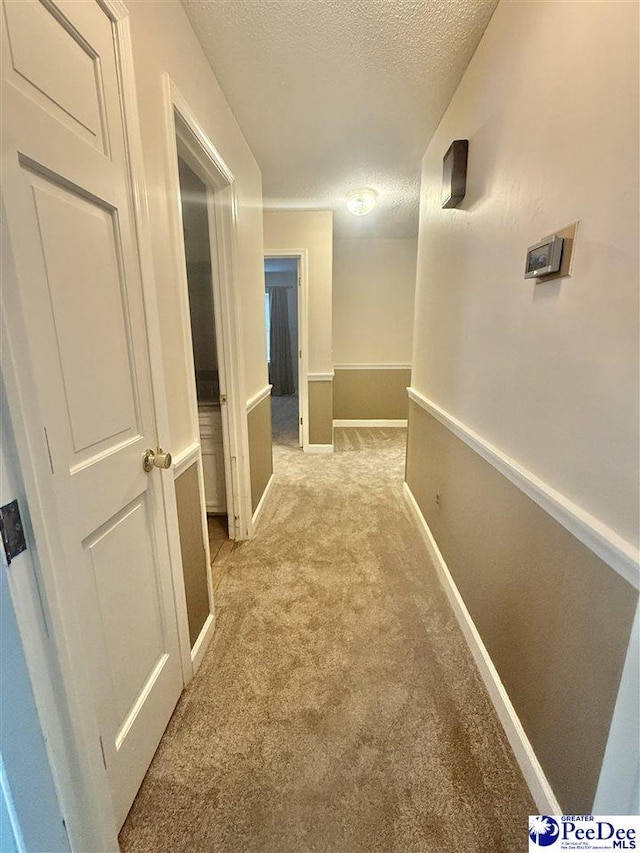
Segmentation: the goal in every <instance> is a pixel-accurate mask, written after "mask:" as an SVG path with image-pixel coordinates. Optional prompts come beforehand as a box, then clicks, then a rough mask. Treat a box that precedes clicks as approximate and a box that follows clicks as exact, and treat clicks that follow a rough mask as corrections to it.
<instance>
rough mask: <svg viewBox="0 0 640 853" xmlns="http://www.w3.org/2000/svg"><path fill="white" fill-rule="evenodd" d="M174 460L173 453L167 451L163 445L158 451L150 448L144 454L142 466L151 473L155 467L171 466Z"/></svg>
mask: <svg viewBox="0 0 640 853" xmlns="http://www.w3.org/2000/svg"><path fill="white" fill-rule="evenodd" d="M172 461H173V459H172V458H171V454H170V453H165V452H164V450H163V449H162V448H161V447H159V448H158V450H157V451H155V450H151V448H149V449H148V450H145V452H144V454H143V456H142V468H143V469H144V470H145V471H146V472H147V474H150V473H151V471H153V469H154V468H171V463H172Z"/></svg>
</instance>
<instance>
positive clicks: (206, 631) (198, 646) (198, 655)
mask: <svg viewBox="0 0 640 853" xmlns="http://www.w3.org/2000/svg"><path fill="white" fill-rule="evenodd" d="M215 626H216V619H215V616H214V615H213V613H210V614H209V615H208V616H207V618H206V620H205V623H204V625H203V626H202V630H201V631H200V633H199V634H198V639H197V640H196V641H195V643H194V644H193V648H192V649H191V663H192V664H193V674H194V675H195V674H196V672H197V671H198V669H199V667H200V664H201V663H202V658H203V657H204V653H205V652H206V651H207V649H208V648H209V643H210V642H211V640H212V639H213V631H214V629H215Z"/></svg>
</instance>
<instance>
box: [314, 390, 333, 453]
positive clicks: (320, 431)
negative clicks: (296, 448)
mask: <svg viewBox="0 0 640 853" xmlns="http://www.w3.org/2000/svg"><path fill="white" fill-rule="evenodd" d="M309 444H333V382H332V381H331V380H330V379H328V380H326V381H325V380H322V381H318V382H316V381H313V382H309Z"/></svg>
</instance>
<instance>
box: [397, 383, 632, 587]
mask: <svg viewBox="0 0 640 853" xmlns="http://www.w3.org/2000/svg"><path fill="white" fill-rule="evenodd" d="M407 392H408V394H409V399H410V400H412V401H413V402H414V403H416V404H417V405H418V406H420V407H421V408H422V409H424V410H425V411H426V412H428V413H429V414H430V415H433V417H434V418H436V419H437V420H438V421H440V423H441V424H443V425H444V426H445V427H447V429H448V430H450V431H451V432H452V433H453V434H454V435H456V436H457V437H458V438H460V439H461V440H462V441H463V442H464V443H465V444H466V445H467V446H468V447H470V448H471V449H472V450H475V451H476V453H478V455H479V456H482V458H483V459H485V460H486V461H487V462H488V463H489V464H490V465H493V467H494V468H495V469H496V470H497V471H499V472H500V473H501V474H503V475H504V476H505V477H506V478H507V479H508V480H509V481H510V482H511V483H513V485H514V486H517V487H518V488H519V489H520V490H521V491H523V492H524V493H525V494H526V495H527V496H528V497H530V498H531V500H533V501H535V503H537V504H538V506H539V507H541V508H542V509H543V510H545V512H547V513H549V515H550V516H551V517H552V518H554V519H555V520H556V521H557V522H558V523H559V524H561V525H562V526H563V527H564V528H566V529H567V530H568V531H569V533H571V534H573V536H575V537H576V539H578V540H579V541H580V542H582V544H583V545H586V547H587V548H589V549H590V550H591V551H593V553H594V554H596V556H598V557H600V559H601V560H603V561H604V562H605V563H606V564H607V565H608V566H610V567H611V568H612V569H613V570H614V571H616V572H617V573H618V574H619V575H621V576H622V577H623V578H624V579H625V580H626V581H628V582H629V583H630V584H631V585H632V586H633V587H635V589H640V551H639V550H638V549H637V548H635V547H634V546H633V545H632V544H631V543H630V542H627V540H626V539H623V538H622V536H620V535H619V534H618V533H616V532H615V531H614V530H612V529H611V528H610V527H608V526H607V525H606V524H604V523H603V522H602V521H600V520H599V519H597V518H595V517H594V516H592V515H590V514H589V513H588V512H586V511H585V510H583V509H582V508H581V507H579V506H578V505H577V504H575V503H573V501H571V500H570V499H569V498H568V497H566V496H565V495H563V494H561V493H560V492H558V491H557V490H556V489H554V488H553V487H552V486H550V485H549V484H548V483H545V482H544V480H541V479H540V478H539V477H536V475H535V474H532V473H531V471H527V469H526V468H523V467H522V466H521V465H519V464H518V463H517V462H516V461H515V460H513V459H511V458H510V457H509V456H507V455H506V454H505V453H503V452H502V451H501V450H499V449H498V448H497V447H495V446H494V445H493V444H491V443H490V442H488V441H486V439H484V438H482V437H481V436H480V435H478V434H477V433H475V432H474V431H473V430H472V429H470V428H469V427H468V426H466V425H465V424H463V423H462V422H461V421H459V420H458V419H457V418H455V417H454V416H453V415H450V414H449V413H448V412H446V411H445V410H444V409H442V408H440V406H438V405H437V404H436V403H434V402H433V401H432V400H429V399H427V398H426V397H424V396H423V395H422V394H421V393H420V392H419V391H416V389H415V388H408V389H407Z"/></svg>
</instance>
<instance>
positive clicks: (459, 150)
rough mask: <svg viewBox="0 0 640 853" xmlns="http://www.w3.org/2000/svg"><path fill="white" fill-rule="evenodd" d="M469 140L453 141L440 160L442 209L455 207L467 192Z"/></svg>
mask: <svg viewBox="0 0 640 853" xmlns="http://www.w3.org/2000/svg"><path fill="white" fill-rule="evenodd" d="M468 156H469V140H468V139H454V141H453V142H452V143H451V145H450V146H449V150H448V151H447V153H446V154H445V155H444V158H443V160H442V207H457V206H458V205H459V204H460V202H461V201H462V199H463V198H464V194H465V192H466V191H467V159H468Z"/></svg>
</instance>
